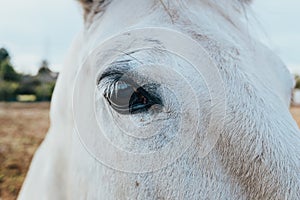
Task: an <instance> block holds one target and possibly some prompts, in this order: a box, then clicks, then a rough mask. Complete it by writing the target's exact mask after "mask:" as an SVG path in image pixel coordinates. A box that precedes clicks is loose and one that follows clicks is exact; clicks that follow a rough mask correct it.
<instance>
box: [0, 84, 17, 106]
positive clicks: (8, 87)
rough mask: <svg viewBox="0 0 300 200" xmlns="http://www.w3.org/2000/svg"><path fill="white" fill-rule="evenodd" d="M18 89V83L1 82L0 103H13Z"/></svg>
mask: <svg viewBox="0 0 300 200" xmlns="http://www.w3.org/2000/svg"><path fill="white" fill-rule="evenodd" d="M18 87H19V84H18V83H14V82H7V81H1V82H0V101H15V100H16V95H17V89H18Z"/></svg>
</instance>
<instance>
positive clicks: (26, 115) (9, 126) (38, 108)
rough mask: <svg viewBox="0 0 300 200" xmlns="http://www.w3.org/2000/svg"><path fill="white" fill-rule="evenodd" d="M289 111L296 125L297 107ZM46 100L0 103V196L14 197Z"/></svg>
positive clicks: (44, 118) (1, 199)
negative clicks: (40, 101)
mask: <svg viewBox="0 0 300 200" xmlns="http://www.w3.org/2000/svg"><path fill="white" fill-rule="evenodd" d="M291 112H292V114H293V116H294V117H295V119H296V120H297V122H298V125H299V127H300V107H298V108H292V109H291ZM48 113H49V103H30V104H28V103H0V200H11V199H16V197H17V194H18V192H19V190H20V187H21V185H22V182H23V180H24V178H25V175H26V172H27V170H28V167H29V164H30V161H31V158H32V156H33V154H34V152H35V151H36V149H37V147H38V146H39V144H40V143H41V142H42V140H43V138H44V136H45V134H46V132H47V129H48V127H49V116H48Z"/></svg>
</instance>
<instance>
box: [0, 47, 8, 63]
mask: <svg viewBox="0 0 300 200" xmlns="http://www.w3.org/2000/svg"><path fill="white" fill-rule="evenodd" d="M8 59H9V54H8V52H7V50H6V49H4V48H1V49H0V63H1V62H2V61H5V60H8Z"/></svg>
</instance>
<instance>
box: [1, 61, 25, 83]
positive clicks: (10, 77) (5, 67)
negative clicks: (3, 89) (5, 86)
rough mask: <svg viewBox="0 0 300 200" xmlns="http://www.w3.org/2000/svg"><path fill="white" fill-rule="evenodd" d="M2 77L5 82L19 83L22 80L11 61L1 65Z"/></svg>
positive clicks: (3, 62)
mask: <svg viewBox="0 0 300 200" xmlns="http://www.w3.org/2000/svg"><path fill="white" fill-rule="evenodd" d="M0 77H1V78H2V79H3V80H5V81H15V82H18V81H19V80H20V75H19V74H18V73H17V72H16V71H15V70H14V68H13V66H12V65H11V64H10V63H9V60H5V61H2V62H1V63H0Z"/></svg>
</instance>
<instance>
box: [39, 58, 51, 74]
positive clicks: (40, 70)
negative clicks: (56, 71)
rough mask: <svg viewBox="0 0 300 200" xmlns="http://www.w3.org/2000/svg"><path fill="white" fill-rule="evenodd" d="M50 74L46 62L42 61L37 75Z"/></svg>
mask: <svg viewBox="0 0 300 200" xmlns="http://www.w3.org/2000/svg"><path fill="white" fill-rule="evenodd" d="M50 72H51V70H50V69H49V63H48V61H47V60H43V61H42V64H41V67H40V69H39V72H38V73H39V74H41V73H50Z"/></svg>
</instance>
